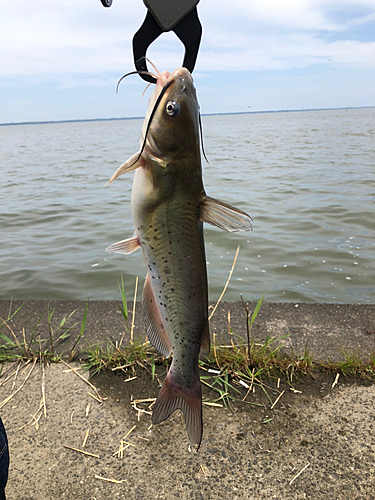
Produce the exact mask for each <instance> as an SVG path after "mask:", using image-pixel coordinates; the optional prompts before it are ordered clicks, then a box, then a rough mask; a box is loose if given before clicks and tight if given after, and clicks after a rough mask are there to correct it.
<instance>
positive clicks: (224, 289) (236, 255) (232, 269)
mask: <svg viewBox="0 0 375 500" xmlns="http://www.w3.org/2000/svg"><path fill="white" fill-rule="evenodd" d="M239 251H240V245H238V247H237V250H236V254H235V256H234V260H233V264H232V268H231V270H230V272H229V276H228V279H227V282H226V283H225V286H224V288H223V291H222V292H221V295H220V297H219V299H218V301H217V302H216V304H215V307H214V308H213V310H212V312H211V314H210V316H209V318H208V321H210V319H211V318H212V316H213V315H214V314H215V311H216V309H217V306H218V305H219V304H220V301H221V299H222V298H223V296H224V294H225V292H226V290H227V288H228V285H229V282H230V279H231V277H232V274H233V271H234V267H235V265H236V262H237V257H238V253H239Z"/></svg>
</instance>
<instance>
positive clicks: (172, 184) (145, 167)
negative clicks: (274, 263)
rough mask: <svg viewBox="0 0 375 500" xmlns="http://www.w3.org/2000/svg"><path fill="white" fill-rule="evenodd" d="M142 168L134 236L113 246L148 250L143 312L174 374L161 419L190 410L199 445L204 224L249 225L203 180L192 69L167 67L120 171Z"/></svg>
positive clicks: (158, 408) (204, 347) (206, 342)
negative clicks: (136, 144) (136, 148)
mask: <svg viewBox="0 0 375 500" xmlns="http://www.w3.org/2000/svg"><path fill="white" fill-rule="evenodd" d="M134 169H136V172H135V176H134V184H133V190H132V199H131V206H132V215H133V220H134V226H135V233H134V236H133V237H132V238H129V239H127V240H123V241H121V242H118V243H115V244H114V245H111V247H109V248H108V250H111V251H115V252H118V253H131V252H132V251H134V250H135V249H136V248H138V247H139V246H140V247H141V248H142V251H143V258H144V262H145V264H146V267H147V276H146V280H145V285H144V290H143V314H144V320H145V325H146V330H147V335H148V338H149V340H150V342H151V344H152V345H153V346H154V347H155V348H156V349H157V350H158V351H159V352H160V353H162V354H163V355H164V356H165V357H169V356H170V355H171V353H173V360H172V364H171V367H170V369H169V372H168V374H167V376H166V379H165V380H164V383H163V385H162V388H161V390H160V393H159V396H158V398H157V401H156V403H155V405H154V408H153V417H152V421H153V423H159V422H162V421H163V420H165V419H166V418H168V417H169V415H171V413H173V412H174V411H175V410H176V409H178V408H179V409H181V410H182V411H183V413H184V416H185V423H186V429H187V432H188V435H189V438H190V442H191V444H197V445H199V444H200V442H201V438H202V430H203V424H202V393H201V385H200V380H199V371H198V359H199V353H200V352H202V353H206V354H207V353H208V352H209V346H210V339H209V328H208V293H207V271H206V259H205V250H204V239H203V222H204V221H206V222H209V223H211V224H214V225H216V226H218V227H221V228H222V229H226V230H229V231H236V230H237V231H238V230H247V229H249V228H250V227H251V223H250V218H249V216H248V215H247V214H246V213H245V212H242V211H241V210H238V209H235V208H233V207H231V206H229V205H226V204H225V203H222V202H219V201H217V200H214V199H213V198H209V197H208V196H206V194H205V191H204V187H203V181H202V166H201V155H200V139H199V106H198V102H197V98H196V92H195V88H194V85H193V79H192V77H191V75H190V73H189V72H188V70H186V69H185V68H180V69H178V70H176V71H175V72H174V73H172V74H170V73H168V72H163V73H162V74H161V75H159V77H158V81H157V84H156V88H155V90H154V92H153V95H152V96H151V98H150V102H149V108H148V111H147V115H146V119H145V123H144V126H143V130H142V139H141V150H140V152H139V153H136V154H135V155H134V156H133V157H132V158H130V159H129V160H128V161H127V162H126V163H125V164H124V165H122V166H121V167H120V168H119V169H118V171H117V172H116V173H115V174H114V175H113V177H112V179H111V180H110V182H111V181H112V180H113V179H115V178H116V177H118V175H121V174H122V173H123V172H126V171H129V170H134Z"/></svg>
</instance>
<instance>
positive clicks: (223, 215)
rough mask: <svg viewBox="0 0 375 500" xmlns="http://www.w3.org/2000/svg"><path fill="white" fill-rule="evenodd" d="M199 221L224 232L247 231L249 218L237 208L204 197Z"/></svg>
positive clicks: (249, 227)
mask: <svg viewBox="0 0 375 500" xmlns="http://www.w3.org/2000/svg"><path fill="white" fill-rule="evenodd" d="M200 220H201V221H203V222H208V223H209V224H212V225H213V226H217V227H219V228H220V229H224V230H225V231H230V232H233V231H249V230H250V229H251V228H252V226H251V221H252V219H251V217H250V215H248V214H247V213H246V212H243V211H242V210H240V209H239V208H235V207H232V206H231V205H228V204H227V203H223V202H222V201H218V200H215V199H214V198H210V197H209V196H205V197H204V198H203V200H202V201H201V207H200Z"/></svg>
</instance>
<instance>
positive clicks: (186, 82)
mask: <svg viewBox="0 0 375 500" xmlns="http://www.w3.org/2000/svg"><path fill="white" fill-rule="evenodd" d="M142 132H143V133H142V138H143V141H144V142H145V153H146V154H149V155H150V156H152V157H153V158H155V159H164V160H165V159H168V158H170V157H171V156H181V157H182V156H186V155H187V154H189V153H192V154H196V153H198V154H199V105H198V100H197V95H196V91H195V87H194V83H193V77H192V76H191V74H190V72H189V71H188V70H187V69H186V68H179V69H176V71H174V72H173V73H169V72H168V71H163V72H162V73H161V74H160V75H158V78H157V83H156V86H155V89H154V91H153V93H152V95H151V97H150V99H149V105H148V109H147V114H146V118H145V122H144V125H143V130H142Z"/></svg>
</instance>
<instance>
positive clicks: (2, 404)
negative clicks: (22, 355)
mask: <svg viewBox="0 0 375 500" xmlns="http://www.w3.org/2000/svg"><path fill="white" fill-rule="evenodd" d="M36 362H37V359H34V362H33V364H32V367H31V368H30V370H29V372H28V374H27V375H26V377H25V379H24V380H23V382H22V384H21V385H20V386H19V387H18V388H17V389H16V390H15V391H14V392H13V393H12V394H10V395H9V396H8V397H7V398H5V399H4V401H2V402H1V403H0V409H1V408H3V406H5V405H6V404H7V403H9V401H11V400H12V399H13V398H14V396H15V395H16V394H17V393H18V392H19V391H20V390H21V389H22V388H23V386H24V385H25V384H26V382H27V381H28V379H29V377H30V375H31V374H32V372H33V370H34V368H35V365H36Z"/></svg>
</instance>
